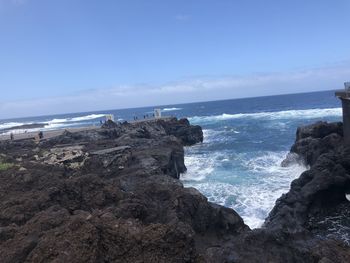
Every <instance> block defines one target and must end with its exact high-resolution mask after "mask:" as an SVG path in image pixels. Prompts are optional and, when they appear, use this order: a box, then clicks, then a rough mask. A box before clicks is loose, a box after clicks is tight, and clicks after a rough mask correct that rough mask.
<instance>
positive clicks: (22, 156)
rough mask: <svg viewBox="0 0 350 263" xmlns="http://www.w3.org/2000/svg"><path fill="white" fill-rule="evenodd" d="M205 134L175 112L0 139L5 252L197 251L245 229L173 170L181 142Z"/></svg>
mask: <svg viewBox="0 0 350 263" xmlns="http://www.w3.org/2000/svg"><path fill="white" fill-rule="evenodd" d="M202 141H203V133H202V130H201V128H200V127H199V126H191V125H190V124H189V122H188V121H187V120H186V119H182V120H177V119H174V118H171V119H165V120H164V119H162V120H158V121H147V122H140V123H133V124H129V123H124V124H116V123H112V122H108V123H106V124H105V125H104V126H103V127H102V128H101V129H96V130H87V131H82V132H77V133H70V132H65V133H64V134H63V135H61V136H58V137H55V138H51V139H48V140H45V139H44V140H42V141H41V142H40V143H36V142H34V141H32V140H22V141H12V142H10V141H7V142H1V144H0V153H1V157H0V158H1V163H2V164H8V165H7V166H6V169H2V171H0V255H1V262H193V261H196V260H197V261H199V260H201V257H202V256H201V255H203V253H204V251H206V250H207V249H208V248H209V247H210V246H212V244H215V245H219V244H220V243H222V242H223V241H224V240H225V237H226V236H230V235H237V234H239V233H241V232H243V231H245V230H247V229H248V227H247V226H246V225H245V224H244V223H243V220H242V219H241V218H240V217H239V216H238V215H237V214H236V213H235V212H234V211H233V210H231V209H228V208H225V207H221V206H218V205H215V204H212V203H210V202H208V201H207V199H206V198H205V197H204V196H203V195H202V194H200V193H199V192H198V191H197V190H195V189H193V188H187V189H186V188H184V187H183V186H182V184H181V182H180V181H179V180H178V178H179V174H180V173H183V172H185V171H186V167H185V165H184V150H183V145H192V144H194V143H199V142H202ZM10 164H11V165H10ZM203 260H204V259H203Z"/></svg>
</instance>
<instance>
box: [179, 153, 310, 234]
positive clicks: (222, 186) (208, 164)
mask: <svg viewBox="0 0 350 263" xmlns="http://www.w3.org/2000/svg"><path fill="white" fill-rule="evenodd" d="M223 156H224V154H222V153H219V152H216V153H211V154H209V155H208V154H207V155H199V156H198V155H191V154H190V155H189V156H186V157H185V164H186V166H187V168H188V172H187V173H185V174H184V175H182V177H181V179H182V180H183V182H184V184H185V186H191V187H195V188H197V189H198V190H199V191H200V192H202V193H203V194H204V195H205V196H207V198H208V199H209V201H211V202H214V203H217V204H221V205H224V206H227V207H230V208H233V209H234V210H235V211H237V212H238V213H239V214H240V216H241V217H242V218H243V219H244V221H245V223H246V224H247V225H249V226H250V227H251V228H256V227H260V226H261V225H262V223H263V222H264V220H265V218H266V217H267V215H268V213H269V212H270V211H271V209H272V208H273V206H274V204H275V201H276V200H277V199H278V198H279V197H280V196H281V195H282V194H283V193H286V192H288V190H289V187H290V183H291V181H292V180H294V179H296V178H297V177H299V175H300V174H301V173H302V172H303V171H305V170H306V169H307V168H306V167H303V166H300V165H297V164H295V165H293V166H291V167H288V168H286V167H281V165H280V164H281V162H282V160H283V159H284V158H285V156H286V152H261V153H260V155H259V156H257V157H255V158H252V159H248V155H246V156H245V155H239V156H236V157H235V158H234V159H235V161H236V162H238V163H239V165H241V166H242V167H243V168H246V171H244V170H242V171H241V172H239V171H238V170H232V171H231V175H230V177H231V178H237V179H235V180H236V181H235V180H234V182H232V181H230V180H227V175H225V174H224V173H223V174H222V176H221V177H222V178H221V180H220V178H217V176H218V171H219V169H218V166H220V165H221V164H222V163H225V162H233V160H229V159H228V158H223ZM237 165H238V164H237ZM248 174H250V176H249V177H250V178H248V177H247V176H248ZM252 175H253V176H254V177H253V178H251V176H252ZM219 177H220V176H219ZM237 180H239V181H237Z"/></svg>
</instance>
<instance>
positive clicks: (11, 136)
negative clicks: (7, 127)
mask: <svg viewBox="0 0 350 263" xmlns="http://www.w3.org/2000/svg"><path fill="white" fill-rule="evenodd" d="M10 139H11V141H13V139H14V136H13V133H12V132H11V133H10Z"/></svg>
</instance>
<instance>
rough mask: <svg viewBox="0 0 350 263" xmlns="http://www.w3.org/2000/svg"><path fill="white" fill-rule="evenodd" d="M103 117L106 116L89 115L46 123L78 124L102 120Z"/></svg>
mask: <svg viewBox="0 0 350 263" xmlns="http://www.w3.org/2000/svg"><path fill="white" fill-rule="evenodd" d="M104 116H106V114H89V115H86V116H81V117H74V118H65V119H52V120H50V121H48V122H47V123H49V124H53V123H65V122H80V121H86V120H93V119H98V118H102V117H104Z"/></svg>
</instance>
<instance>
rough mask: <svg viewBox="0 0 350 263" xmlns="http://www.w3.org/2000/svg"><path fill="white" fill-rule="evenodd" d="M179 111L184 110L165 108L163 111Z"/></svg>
mask: <svg viewBox="0 0 350 263" xmlns="http://www.w3.org/2000/svg"><path fill="white" fill-rule="evenodd" d="M178 110H182V108H164V109H162V111H178Z"/></svg>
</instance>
